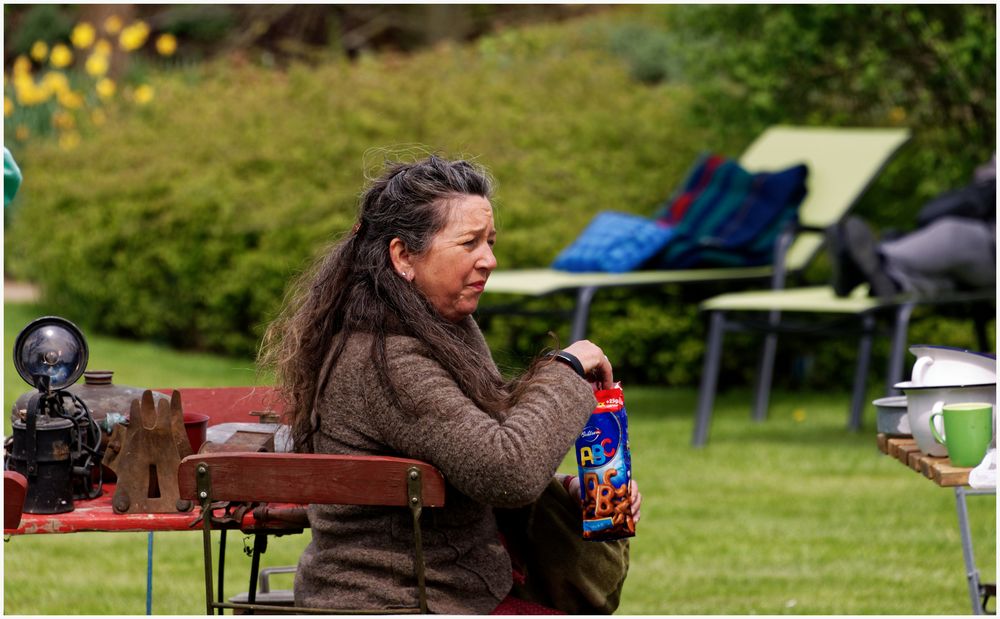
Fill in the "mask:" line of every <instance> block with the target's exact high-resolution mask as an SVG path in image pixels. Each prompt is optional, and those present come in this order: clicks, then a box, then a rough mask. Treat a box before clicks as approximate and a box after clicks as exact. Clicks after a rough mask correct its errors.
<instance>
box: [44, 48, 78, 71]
mask: <svg viewBox="0 0 1000 619" xmlns="http://www.w3.org/2000/svg"><path fill="white" fill-rule="evenodd" d="M49 62H51V63H52V66H53V67H55V68H57V69H62V68H64V67H68V66H69V65H70V64H72V62H73V52H72V51H70V49H69V48H68V47H66V46H65V45H63V44H62V43H59V44H58V45H56V46H55V47H53V48H52V53H51V54H49Z"/></svg>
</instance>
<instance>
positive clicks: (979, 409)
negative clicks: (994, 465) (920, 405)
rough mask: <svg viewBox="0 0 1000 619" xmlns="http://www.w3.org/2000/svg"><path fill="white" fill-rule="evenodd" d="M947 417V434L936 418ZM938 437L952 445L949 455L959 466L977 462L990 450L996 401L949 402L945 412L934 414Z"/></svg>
mask: <svg viewBox="0 0 1000 619" xmlns="http://www.w3.org/2000/svg"><path fill="white" fill-rule="evenodd" d="M938 417H941V418H942V419H943V421H944V424H943V426H944V428H943V429H944V435H943V436H942V435H941V434H940V433H939V431H938V425H937V424H935V421H936V419H937V418H938ZM930 425H931V434H932V435H933V436H934V440H936V441H937V442H939V443H941V444H942V445H944V446H945V447H947V448H948V459H949V460H951V463H952V464H953V465H955V466H976V465H977V464H979V463H980V462H981V461H982V459H983V456H984V455H985V454H986V448H987V447H988V446H989V444H990V440H991V439H992V438H993V405H992V404H988V403H986V402H963V403H962V404H945V405H944V406H943V407H942V408H941V412H939V413H932V414H931V416H930Z"/></svg>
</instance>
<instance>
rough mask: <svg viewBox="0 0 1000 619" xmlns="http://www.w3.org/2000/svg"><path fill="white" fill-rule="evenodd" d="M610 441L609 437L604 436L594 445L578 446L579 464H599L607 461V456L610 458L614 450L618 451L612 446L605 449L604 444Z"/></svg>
mask: <svg viewBox="0 0 1000 619" xmlns="http://www.w3.org/2000/svg"><path fill="white" fill-rule="evenodd" d="M610 443H611V439H610V438H606V439H604V440H603V441H601V442H600V443H598V444H596V445H594V446H593V447H581V448H580V465H581V466H601V465H602V464H604V463H605V462H607V460H608V458H612V457H614V455H615V452H616V451H618V450H617V449H616V448H614V447H612V448H611V450H610V451H606V446H607V445H608V444H610Z"/></svg>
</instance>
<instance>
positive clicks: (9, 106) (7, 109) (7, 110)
mask: <svg viewBox="0 0 1000 619" xmlns="http://www.w3.org/2000/svg"><path fill="white" fill-rule="evenodd" d="M13 113H14V102H13V101H11V100H10V98H9V97H4V98H3V115H4V118H7V117H8V116H10V115H11V114H13Z"/></svg>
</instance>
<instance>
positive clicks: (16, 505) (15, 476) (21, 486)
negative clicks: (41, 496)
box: [3, 471, 28, 529]
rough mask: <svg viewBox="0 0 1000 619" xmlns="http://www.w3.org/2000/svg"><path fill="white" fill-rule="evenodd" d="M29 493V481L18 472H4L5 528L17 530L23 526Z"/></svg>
mask: <svg viewBox="0 0 1000 619" xmlns="http://www.w3.org/2000/svg"><path fill="white" fill-rule="evenodd" d="M27 493H28V480H27V479H26V478H25V477H24V475H21V474H20V473H18V472H16V471H4V472H3V528H4V529H16V528H17V527H19V526H20V525H21V513H22V512H23V511H24V497H25V495H26V494H27Z"/></svg>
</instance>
